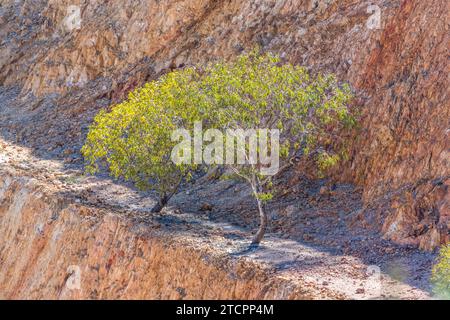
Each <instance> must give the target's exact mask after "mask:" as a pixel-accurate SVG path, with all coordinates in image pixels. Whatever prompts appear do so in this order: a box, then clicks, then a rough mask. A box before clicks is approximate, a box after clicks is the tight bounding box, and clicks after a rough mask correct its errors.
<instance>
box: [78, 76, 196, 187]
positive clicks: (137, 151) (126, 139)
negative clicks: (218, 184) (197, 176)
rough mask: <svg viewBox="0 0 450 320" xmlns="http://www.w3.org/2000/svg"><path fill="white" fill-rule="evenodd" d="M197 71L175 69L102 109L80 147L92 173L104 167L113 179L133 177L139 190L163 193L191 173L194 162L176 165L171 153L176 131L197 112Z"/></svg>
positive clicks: (87, 168)
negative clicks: (173, 134) (124, 98)
mask: <svg viewBox="0 0 450 320" xmlns="http://www.w3.org/2000/svg"><path fill="white" fill-rule="evenodd" d="M198 77H199V75H198V73H197V72H196V71H195V70H194V69H193V68H188V69H184V70H181V71H175V72H172V73H169V74H167V75H165V76H163V77H161V78H160V79H159V80H158V81H153V82H150V83H147V84H146V85H145V86H144V87H142V88H140V89H137V90H135V91H134V92H132V93H130V94H129V96H128V99H127V100H126V101H124V102H123V103H120V104H118V105H116V106H114V107H113V108H112V110H111V111H110V112H106V111H101V112H100V113H99V114H98V115H97V116H96V117H95V119H94V123H93V124H92V125H91V127H90V130H89V133H88V135H87V140H86V143H85V145H84V146H83V148H82V153H83V155H84V157H85V160H86V163H87V166H86V170H87V171H88V172H89V173H91V174H92V173H95V172H97V171H98V170H99V169H100V167H101V165H103V166H105V167H106V168H107V169H108V170H109V171H110V173H111V175H112V176H113V177H115V178H119V177H122V178H124V179H125V180H129V181H132V182H134V184H135V185H136V187H138V188H139V189H141V190H156V191H158V192H159V193H160V194H161V195H167V194H170V193H171V192H173V191H174V187H175V186H177V185H178V184H179V182H180V181H181V180H182V179H183V178H185V177H189V175H190V172H191V170H192V169H195V165H185V164H183V165H175V164H174V163H173V162H172V161H171V159H170V154H171V150H172V148H173V146H174V145H175V142H173V141H171V133H172V130H174V129H177V128H178V127H186V128H189V127H190V124H192V123H193V122H194V121H195V120H198V119H200V118H201V115H200V113H199V110H200V107H201V101H198V98H197V96H198V94H197V93H198V88H197V87H196V83H197V82H198Z"/></svg>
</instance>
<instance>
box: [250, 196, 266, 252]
mask: <svg viewBox="0 0 450 320" xmlns="http://www.w3.org/2000/svg"><path fill="white" fill-rule="evenodd" d="M256 201H257V202H258V211H259V220H260V222H259V229H258V231H257V232H256V234H255V236H254V237H253V240H252V244H259V243H261V240H262V239H263V237H264V234H265V233H266V227H267V214H266V208H265V205H264V204H263V203H262V202H261V200H259V199H258V198H257V199H256Z"/></svg>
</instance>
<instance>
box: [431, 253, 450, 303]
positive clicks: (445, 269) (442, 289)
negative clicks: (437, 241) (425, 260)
mask: <svg viewBox="0 0 450 320" xmlns="http://www.w3.org/2000/svg"><path fill="white" fill-rule="evenodd" d="M431 281H432V283H433V291H434V293H435V294H436V295H437V296H438V297H439V298H441V299H450V245H445V246H443V247H442V248H441V251H440V253H439V257H438V260H437V263H436V264H435V265H434V267H433V272H432V277H431Z"/></svg>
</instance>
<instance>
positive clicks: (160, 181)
mask: <svg viewBox="0 0 450 320" xmlns="http://www.w3.org/2000/svg"><path fill="white" fill-rule="evenodd" d="M351 97H352V95H351V91H350V88H349V87H348V85H345V84H344V85H340V84H339V83H338V81H337V80H336V78H335V77H334V76H333V75H317V76H315V77H313V76H310V75H309V74H308V72H307V71H306V70H305V69H304V68H302V67H300V66H293V65H291V64H289V63H282V61H281V60H280V58H279V57H277V56H275V55H272V54H264V55H261V54H259V53H258V51H252V52H251V53H249V54H243V55H241V56H239V57H238V58H237V59H236V60H234V61H232V62H215V63H210V64H208V65H206V66H203V67H193V68H185V69H182V70H177V71H174V72H171V73H169V74H167V75H165V76H163V77H162V78H160V79H159V80H158V81H153V82H150V83H148V84H146V85H145V86H144V87H143V88H141V89H137V90H135V91H134V92H132V93H130V95H129V97H128V100H126V101H125V102H123V103H121V104H119V105H116V106H114V107H113V108H112V110H111V112H109V113H108V112H105V111H102V112H100V113H99V114H98V115H97V116H96V117H95V121H94V124H93V125H92V126H91V127H90V131H89V134H88V136H87V140H86V144H85V146H84V147H83V149H82V152H83V154H84V156H85V159H86V162H87V170H88V172H91V173H94V172H96V171H98V170H99V169H100V168H101V167H102V164H103V166H105V167H107V168H108V170H109V171H110V173H111V174H112V175H113V176H114V177H116V178H119V177H122V178H124V179H126V180H131V181H133V182H134V183H135V185H136V186H137V187H138V188H140V189H143V190H156V191H157V192H158V194H159V196H160V200H159V203H158V204H157V205H156V206H155V208H154V209H153V210H152V211H154V212H158V211H160V210H161V209H162V208H163V207H164V206H165V205H166V204H167V202H168V201H169V199H170V197H171V196H172V195H173V194H174V193H175V192H176V191H177V190H178V187H179V185H180V183H182V181H184V180H186V179H189V177H190V175H191V174H192V171H193V170H196V169H197V168H198V166H199V165H200V164H201V162H200V163H198V162H197V163H193V162H192V161H191V159H192V158H196V159H198V158H199V157H198V154H197V153H196V151H199V150H198V149H197V150H196V144H195V142H194V148H192V145H191V139H190V138H189V139H188V143H187V146H188V147H189V148H188V150H187V151H186V150H185V151H184V152H182V153H183V154H184V155H186V154H188V155H189V156H188V157H184V159H185V160H186V161H182V162H176V161H175V162H174V161H170V160H171V155H172V156H173V154H172V152H173V150H174V149H176V150H177V151H176V152H177V153H178V152H179V150H178V148H177V146H176V145H175V143H176V142H174V141H173V139H171V138H173V137H172V133H173V132H175V131H176V129H180V128H184V129H185V130H187V131H189V130H193V131H194V132H195V130H194V129H195V128H196V125H197V123H198V122H200V121H201V122H202V124H203V129H210V131H209V132H208V130H207V131H206V132H205V135H204V136H202V142H203V138H205V140H208V141H211V144H210V145H208V146H206V147H203V145H202V146H200V148H201V150H200V152H201V153H202V154H201V155H200V160H205V159H206V158H207V156H209V158H210V159H211V158H212V159H213V160H214V161H205V162H206V163H204V164H206V165H207V166H213V165H219V166H223V165H225V166H227V167H229V168H230V169H231V170H232V172H234V174H235V175H237V176H239V177H241V178H243V179H244V180H245V181H247V182H248V183H249V185H250V187H251V189H252V194H253V196H254V197H255V200H256V204H257V207H258V212H259V217H260V226H259V229H258V231H257V233H256V235H255V237H254V238H253V243H255V244H257V243H259V242H260V241H261V240H262V238H263V236H264V233H265V230H266V226H267V213H266V209H265V206H266V203H267V201H269V200H271V199H272V197H273V192H272V190H271V186H272V181H271V180H272V178H273V176H274V175H275V174H276V173H277V172H278V169H279V167H280V166H281V168H285V167H287V166H289V165H290V164H291V161H292V159H294V158H296V157H298V156H309V157H314V158H315V160H316V161H317V164H318V168H319V169H320V170H321V171H324V170H326V169H327V168H328V167H330V166H332V165H334V164H336V163H337V162H338V161H339V160H340V159H341V158H342V157H343V156H345V148H342V144H341V140H340V137H341V133H342V132H343V130H344V129H345V128H346V127H349V126H352V125H354V124H355V119H354V117H353V116H352V114H351V112H350V110H349V108H348V106H347V104H348V102H349V101H350V99H351ZM211 130H212V131H211ZM187 131H186V132H187ZM223 131H226V133H227V134H225V135H223V134H221V132H223ZM269 135H270V139H269V137H268V136H269ZM177 138H178V137H177ZM235 140H236V141H235ZM235 142H236V143H235ZM235 144H236V145H237V149H238V150H236V154H235V153H234V149H235ZM224 145H225V148H223V146H224ZM185 146H186V144H185ZM221 146H222V147H221ZM239 148H240V149H239ZM239 150H240V151H239ZM269 150H270V152H269ZM205 154H206V155H205ZM225 155H226V159H224V156H225ZM172 159H173V158H172Z"/></svg>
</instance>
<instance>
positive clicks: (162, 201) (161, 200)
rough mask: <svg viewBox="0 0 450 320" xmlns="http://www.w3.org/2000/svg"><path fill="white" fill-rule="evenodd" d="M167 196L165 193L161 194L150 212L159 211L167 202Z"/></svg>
mask: <svg viewBox="0 0 450 320" xmlns="http://www.w3.org/2000/svg"><path fill="white" fill-rule="evenodd" d="M169 199H170V198H169V197H168V196H167V195H163V196H162V197H161V198H159V201H158V202H157V203H156V204H155V206H154V207H153V208H152V210H150V212H151V213H159V212H161V210H162V209H163V208H164V207H165V206H166V205H167V202H169Z"/></svg>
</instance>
